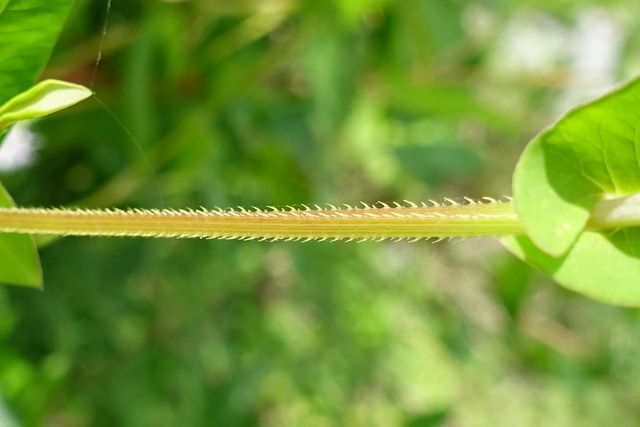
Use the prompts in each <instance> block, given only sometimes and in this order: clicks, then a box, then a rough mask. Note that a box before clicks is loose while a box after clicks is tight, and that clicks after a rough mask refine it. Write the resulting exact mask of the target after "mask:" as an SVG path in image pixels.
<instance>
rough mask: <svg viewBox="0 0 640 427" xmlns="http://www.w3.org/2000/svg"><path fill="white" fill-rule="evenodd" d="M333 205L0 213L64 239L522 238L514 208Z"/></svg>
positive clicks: (10, 226) (1, 222) (18, 226)
mask: <svg viewBox="0 0 640 427" xmlns="http://www.w3.org/2000/svg"><path fill="white" fill-rule="evenodd" d="M486 200H487V202H486V203H485V202H477V201H472V200H471V199H467V201H468V203H465V204H458V203H456V202H453V201H451V200H448V202H447V203H445V204H437V203H435V202H432V203H433V206H427V205H426V204H422V205H420V206H419V205H416V204H413V203H406V204H405V205H400V204H394V206H393V207H391V206H389V205H386V204H380V206H381V207H377V206H376V207H371V206H368V205H365V204H363V205H364V207H362V208H354V207H351V206H346V207H343V208H338V207H335V206H332V205H329V207H328V208H326V209H321V208H320V207H318V206H316V207H315V208H313V209H312V208H309V207H308V206H303V208H301V209H297V208H292V207H289V208H288V209H285V210H279V209H276V208H271V207H270V208H268V209H266V210H262V209H257V208H253V209H252V210H247V209H243V208H239V209H237V210H236V209H229V210H222V209H218V210H212V211H207V210H204V209H202V210H197V211H194V210H140V209H134V210H127V211H123V210H97V209H87V210H85V209H41V208H0V232H13V233H28V234H52V235H61V236H70V235H76V236H148V237H201V238H220V239H243V240H252V239H263V240H281V239H284V240H299V239H303V240H311V239H315V240H327V239H331V240H339V239H346V240H356V239H357V240H383V239H414V240H418V239H423V238H436V239H444V238H452V237H471V236H498V235H506V234H520V233H522V227H521V226H520V223H519V222H518V218H517V216H516V214H515V212H514V211H513V207H512V205H511V203H510V202H498V201H495V200H493V199H486Z"/></svg>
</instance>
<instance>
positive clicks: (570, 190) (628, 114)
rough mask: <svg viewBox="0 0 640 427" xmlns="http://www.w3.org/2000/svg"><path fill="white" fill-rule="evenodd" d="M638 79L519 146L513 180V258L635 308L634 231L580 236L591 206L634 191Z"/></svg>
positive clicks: (639, 179) (639, 255)
mask: <svg viewBox="0 0 640 427" xmlns="http://www.w3.org/2000/svg"><path fill="white" fill-rule="evenodd" d="M639 124H640V81H639V80H634V81H632V82H630V83H629V84H627V85H625V86H623V87H620V88H618V89H616V90H614V91H613V92H611V93H609V94H607V95H605V96H603V97H602V98H600V99H597V100H596V101H594V102H591V103H589V104H586V105H583V106H581V107H578V108H576V109H574V110H572V111H570V112H569V113H568V114H567V115H566V116H564V117H562V118H561V119H560V120H559V121H558V122H557V123H556V124H554V125H553V126H551V127H550V128H548V129H547V130H545V131H544V132H542V133H541V134H540V135H539V136H538V137H536V138H535V139H534V140H533V141H531V143H530V144H529V146H528V147H527V148H526V149H525V151H524V152H523V154H522V156H521V157H520V160H519V162H518V165H517V166H516V170H515V173H514V179H513V186H514V187H513V194H514V203H515V208H516V212H517V213H518V216H519V217H520V219H521V221H522V224H523V226H524V228H525V233H526V235H527V237H518V238H509V239H504V243H505V245H506V246H507V247H508V248H509V249H510V250H511V251H512V252H514V253H515V254H516V255H518V256H519V257H521V258H522V259H524V260H526V261H528V262H530V263H531V264H533V265H535V266H537V267H539V268H540V269H541V270H543V271H545V272H546V273H548V274H549V275H551V276H552V277H553V278H554V279H555V280H556V281H557V282H558V283H560V284H561V285H563V286H565V287H567V288H569V289H572V290H574V291H577V292H580V293H583V294H585V295H588V296H590V297H592V298H595V299H598V300H601V301H605V302H608V303H613V304H619V305H632V306H640V229H637V228H624V229H619V230H612V231H611V232H610V233H608V234H604V233H595V232H585V231H584V229H585V225H586V223H587V220H588V219H589V217H590V216H591V213H592V211H593V208H594V206H595V204H596V203H597V202H598V201H600V200H603V199H605V198H610V197H623V196H628V195H630V194H634V193H638V192H640V134H639V133H638V131H637V129H638V125H639Z"/></svg>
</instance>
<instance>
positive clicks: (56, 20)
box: [0, 0, 73, 103]
mask: <svg viewBox="0 0 640 427" xmlns="http://www.w3.org/2000/svg"><path fill="white" fill-rule="evenodd" d="M3 4H4V8H3V7H1V6H2V4H0V38H1V39H2V43H1V44H0V64H2V68H1V69H0V103H4V102H6V101H7V100H8V99H9V98H11V97H12V96H14V95H15V94H17V93H20V92H22V91H25V90H26V89H27V88H29V87H30V86H31V85H33V83H34V81H35V80H36V78H37V77H38V75H39V74H40V72H41V71H42V68H43V67H44V65H45V64H46V62H47V60H48V59H49V55H50V54H51V50H52V48H53V46H54V45H55V42H56V39H57V38H58V34H59V33H60V30H61V29H62V25H63V24H64V21H65V19H66V17H67V14H68V12H69V8H70V7H71V5H72V4H73V0H8V2H7V1H4V2H3Z"/></svg>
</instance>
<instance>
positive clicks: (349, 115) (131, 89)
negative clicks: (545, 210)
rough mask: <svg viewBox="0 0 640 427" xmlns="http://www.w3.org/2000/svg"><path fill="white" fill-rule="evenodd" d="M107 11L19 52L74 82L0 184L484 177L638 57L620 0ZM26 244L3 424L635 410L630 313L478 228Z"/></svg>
mask: <svg viewBox="0 0 640 427" xmlns="http://www.w3.org/2000/svg"><path fill="white" fill-rule="evenodd" d="M106 7H107V0H91V1H89V0H78V1H77V2H76V5H75V7H74V9H73V12H72V16H71V17H70V19H69V21H68V23H67V26H66V29H65V32H64V34H63V35H62V38H61V40H60V42H59V44H58V47H57V49H56V51H55V53H54V55H53V58H52V60H51V63H50V65H49V67H48V68H47V69H46V70H45V76H46V77H55V78H62V79H66V80H69V81H73V82H77V83H82V84H86V85H91V87H92V88H93V89H94V90H95V92H96V94H97V97H98V98H99V100H100V102H99V101H97V100H89V101H86V102H84V103H83V104H81V105H79V106H77V107H75V108H73V109H70V110H68V111H65V112H62V113H58V114H56V115H55V116H53V117H51V118H47V119H46V120H41V121H39V122H37V123H33V124H32V125H31V127H30V132H32V133H30V134H27V135H31V149H32V151H29V150H27V151H26V152H24V151H23V152H22V156H17V157H16V154H15V153H14V154H13V157H11V159H13V160H7V158H8V157H7V153H6V151H7V150H6V149H5V153H4V154H2V155H1V156H0V167H1V168H2V173H1V174H0V179H2V182H3V183H4V185H5V187H6V188H7V189H8V190H9V191H10V192H11V194H12V195H13V196H14V198H15V199H16V202H17V203H18V204H20V205H36V206H51V205H54V206H60V205H79V206H91V207H109V206H117V207H176V208H180V207H199V206H205V207H214V206H222V207H226V206H237V205H242V206H252V205H255V206H263V205H288V204H300V203H311V204H313V203H324V202H330V203H336V204H338V203H355V202H359V201H366V202H375V201H378V200H382V201H393V200H403V199H408V200H412V201H423V200H425V199H427V198H431V199H438V198H441V197H445V196H449V197H462V196H470V197H482V196H502V195H508V194H509V193H510V181H511V172H512V170H513V168H514V165H515V162H516V161H517V158H518V155H519V153H520V152H521V151H522V149H523V147H524V146H525V144H526V143H527V141H528V140H529V139H531V138H532V137H533V136H534V135H535V134H536V133H537V132H539V131H540V130H541V129H543V128H544V127H545V126H547V125H549V124H550V123H552V122H553V120H555V119H556V118H557V117H558V116H559V115H560V114H561V113H562V112H564V111H566V109H567V108H569V107H570V106H572V105H575V104H576V103H578V102H582V101H585V100H587V99H590V98H591V97H593V96H596V95H598V94H600V93H602V92H603V91H604V90H606V89H608V88H610V87H611V86H612V85H614V84H616V83H618V82H621V81H624V80H625V79H628V78H631V77H632V76H633V75H635V74H636V73H638V70H640V27H638V22H640V3H638V2H637V1H635V0H609V1H606V0H601V1H595V0H580V1H577V0H575V1H571V0H562V1H557V0H553V1H552V0H518V1H500V0H473V1H455V0H402V1H393V0H321V1H319V0H234V1H228V0H184V1H160V0H147V1H138V0H113V2H112V5H111V11H110V13H109V15H108V28H107V32H106V35H105V36H104V37H103V36H102V34H103V28H104V24H105V19H106V15H105V9H106ZM98 51H101V52H102V61H101V62H100V65H99V67H98V68H97V73H95V76H94V70H95V67H94V64H95V61H96V57H97V53H98ZM94 77H95V78H94ZM92 80H93V83H92ZM28 139H29V138H27V140H28ZM6 145H8V144H6ZM23 148H24V147H23ZM27 148H29V147H27ZM0 154H1V153H0ZM40 245H41V256H42V263H43V269H44V278H45V288H44V290H43V291H34V290H29V289H22V288H15V287H7V286H2V287H0V392H1V395H2V402H3V403H2V405H1V407H2V409H0V413H1V414H2V415H1V416H0V418H2V422H3V425H26V426H39V425H47V426H102V425H104V426H113V425H122V426H148V425H155V426H176V425H194V426H196V425H207V426H213V425H215V426H252V425H260V426H342V425H349V426H411V427H417V426H464V427H466V426H496V425H514V426H539V425H545V426H548V425H552V426H576V425H580V426H602V425H621V426H622V425H635V424H636V423H637V420H638V419H639V418H640V387H638V383H639V381H640V363H639V362H638V361H639V360H640V316H639V315H640V313H639V311H638V310H630V309H622V308H616V307H611V306H607V305H604V304H600V303H597V302H593V301H590V300H588V299H586V298H584V297H582V296H579V295H576V294H573V293H570V292H567V291H565V290H563V289H562V288H560V287H558V286H557V285H555V284H554V283H553V282H552V281H551V280H550V279H548V278H547V277H545V276H544V275H542V274H540V273H537V272H535V271H534V270H532V269H531V268H529V267H528V266H526V265H525V264H523V263H522V262H520V261H518V260H516V259H515V258H514V257H513V256H511V255H510V254H508V253H507V252H506V250H504V249H503V248H502V247H501V246H500V244H499V242H497V241H495V240H492V239H470V240H467V241H465V242H461V243H438V244H432V243H428V242H418V243H412V244H409V243H403V242H400V243H361V244H354V243H325V242H323V243H304V244H302V243H284V242H278V243H258V242H232V241H222V242H221V241H207V240H192V241H188V240H146V239H125V238H65V239H61V240H57V241H52V240H46V239H41V240H40Z"/></svg>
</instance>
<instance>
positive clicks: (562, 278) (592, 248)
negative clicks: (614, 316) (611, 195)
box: [502, 228, 640, 307]
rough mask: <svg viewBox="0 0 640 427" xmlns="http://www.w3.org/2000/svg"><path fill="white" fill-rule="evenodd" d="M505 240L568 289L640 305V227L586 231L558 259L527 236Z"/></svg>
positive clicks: (597, 297) (625, 304)
mask: <svg viewBox="0 0 640 427" xmlns="http://www.w3.org/2000/svg"><path fill="white" fill-rule="evenodd" d="M502 240H503V243H504V244H505V245H506V246H507V247H508V248H509V250H511V251H512V252H513V253H514V254H515V255H517V256H518V257H519V258H521V259H524V260H525V261H527V262H529V263H530V264H532V265H533V266H535V267H537V268H539V269H540V270H542V271H544V272H546V273H547V274H549V275H551V276H552V277H553V278H554V280H555V281H556V282H558V283H559V284H560V285H562V286H564V287H565V288H567V289H571V290H572V291H575V292H578V293H581V294H583V295H586V296H588V297H591V298H593V299H597V300H600V301H603V302H606V303H609V304H615V305H622V306H630V307H640V282H639V278H640V258H639V257H638V255H640V228H627V229H622V230H618V231H617V232H615V233H614V234H612V235H608V236H607V235H604V234H601V233H595V232H591V231H585V232H584V233H582V234H581V235H580V237H579V238H578V240H577V241H576V243H575V245H573V247H572V248H571V249H570V250H569V252H567V253H566V254H565V255H563V256H561V257H558V258H555V257H552V256H551V255H548V254H546V253H545V252H543V251H541V250H540V249H538V248H537V247H536V246H535V244H534V243H533V242H532V241H531V239H529V238H527V237H525V236H518V237H509V238H505V239H502Z"/></svg>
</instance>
